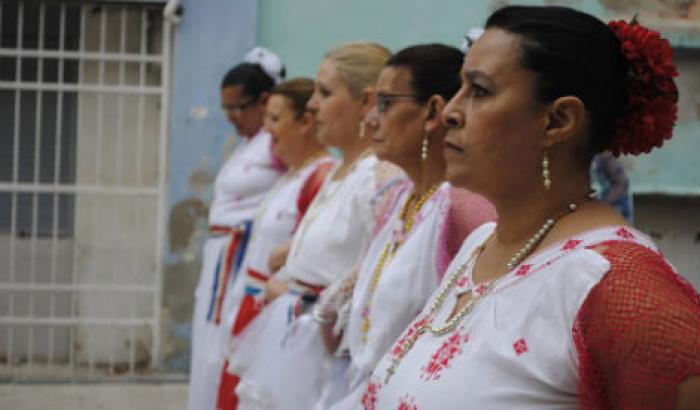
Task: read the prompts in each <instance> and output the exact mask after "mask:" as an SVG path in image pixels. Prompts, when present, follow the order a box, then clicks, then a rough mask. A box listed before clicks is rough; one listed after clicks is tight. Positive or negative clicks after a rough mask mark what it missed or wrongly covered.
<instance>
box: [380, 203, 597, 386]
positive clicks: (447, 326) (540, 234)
mask: <svg viewBox="0 0 700 410" xmlns="http://www.w3.org/2000/svg"><path fill="white" fill-rule="evenodd" d="M594 195H595V192H592V193H589V194H588V195H587V196H586V197H585V198H584V199H582V200H579V201H577V202H572V203H570V204H569V205H568V206H567V209H566V211H564V215H566V214H569V213H571V212H574V211H576V210H577V209H578V208H579V206H580V205H581V204H582V203H584V202H587V201H589V200H591V199H593V198H595V196H594ZM562 216H563V215H562ZM560 218H561V216H559V217H555V218H549V219H547V221H545V223H544V224H542V226H541V227H540V229H539V230H538V231H537V232H536V233H535V234H534V235H533V236H532V238H530V240H529V241H527V243H526V244H525V245H524V246H523V247H522V248H521V249H520V250H519V251H518V252H517V253H516V255H515V256H514V257H512V258H511V259H510V260H509V261H508V262H507V263H506V266H507V267H508V271H509V272H510V271H511V270H513V269H514V268H515V267H516V266H518V265H519V264H520V262H522V261H523V260H524V259H525V258H526V257H527V256H529V255H530V253H532V251H533V250H534V249H535V247H536V246H537V245H538V244H539V243H540V242H541V241H542V239H544V237H545V236H546V235H547V233H549V231H550V230H552V228H553V227H554V224H555V223H556V221H557V220H559V219H560ZM492 235H493V234H492ZM486 242H488V239H487V240H486V241H484V244H482V245H481V246H480V247H479V248H477V249H476V250H475V251H474V252H472V254H471V255H470V257H469V259H467V260H466V261H465V262H463V263H462V264H460V265H459V267H458V268H457V269H456V270H455V271H454V273H452V275H451V276H450V278H449V279H448V281H447V284H446V286H444V287H443V288H442V289H440V291H439V292H438V294H437V295H436V296H435V299H434V300H433V303H432V304H431V305H430V310H429V313H428V314H427V315H426V320H425V323H423V324H422V325H421V326H419V327H418V328H417V329H416V331H415V332H414V333H413V334H412V335H411V336H409V337H407V338H406V340H404V341H403V343H402V344H401V346H399V350H398V352H397V354H395V355H393V357H392V358H391V360H390V363H389V367H388V368H387V369H386V378H385V380H384V384H385V385H386V384H387V383H389V380H390V379H391V377H392V376H393V375H394V373H396V368H397V367H398V366H399V364H400V363H401V360H403V358H404V357H405V356H406V354H407V353H408V352H409V351H410V350H411V349H412V348H413V345H414V344H415V343H416V341H417V340H418V338H419V337H420V336H421V335H422V334H423V333H425V332H429V333H431V334H432V335H434V336H443V335H445V334H447V333H450V332H452V331H453V330H454V329H455V328H456V327H457V325H459V323H460V322H461V321H462V320H463V319H464V318H465V317H466V316H467V315H469V313H471V312H472V311H473V310H474V308H475V307H476V306H477V304H478V303H479V302H480V301H481V299H483V298H484V297H485V296H486V295H488V294H489V293H490V292H491V290H492V289H493V286H494V284H495V283H496V282H497V281H498V280H500V279H501V278H503V277H505V276H501V277H500V278H498V279H496V280H494V281H491V282H489V283H487V284H485V285H484V287H483V288H482V290H481V292H480V293H479V294H478V295H477V294H475V293H474V291H473V290H472V289H469V290H468V291H467V292H466V293H467V294H468V295H469V296H470V297H469V301H468V302H467V303H465V304H464V306H462V308H460V309H459V311H457V313H456V314H454V315H453V316H452V317H450V318H449V319H447V321H446V322H445V323H444V324H443V325H442V326H436V327H434V326H433V324H432V319H433V318H434V316H435V314H436V313H437V312H438V311H439V310H440V309H441V308H442V305H443V304H444V303H445V299H446V298H447V295H448V294H449V293H450V292H451V291H452V289H453V288H454V286H455V285H456V284H457V281H458V280H459V278H460V277H461V276H462V275H463V274H464V271H465V270H466V268H467V266H469V265H470V264H471V263H472V262H473V261H475V259H476V257H477V256H478V255H479V254H481V251H483V249H484V247H485V243H486Z"/></svg>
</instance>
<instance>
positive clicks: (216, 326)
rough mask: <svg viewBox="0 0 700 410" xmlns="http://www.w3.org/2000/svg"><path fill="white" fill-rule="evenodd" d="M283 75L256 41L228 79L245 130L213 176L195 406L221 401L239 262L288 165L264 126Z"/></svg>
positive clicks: (228, 101) (228, 99) (228, 94)
mask: <svg viewBox="0 0 700 410" xmlns="http://www.w3.org/2000/svg"><path fill="white" fill-rule="evenodd" d="M283 76H284V68H283V67H282V63H281V62H280V60H279V58H278V57H277V56H276V55H274V54H273V53H271V52H270V51H268V50H265V49H263V48H255V49H253V50H252V51H251V52H249V53H248V54H247V55H246V56H245V58H244V62H243V63H241V64H239V65H237V66H235V67H233V68H232V69H231V70H230V71H229V72H228V73H227V74H226V75H225V76H224V78H223V81H222V83H221V105H222V108H223V110H224V111H225V112H226V115H227V117H228V119H229V121H230V122H231V123H232V124H233V125H234V126H235V128H236V131H237V133H238V135H239V136H240V137H241V139H240V141H239V142H238V145H237V146H236V148H235V149H234V151H233V153H232V154H231V155H230V157H229V158H228V159H227V160H226V162H225V163H224V165H223V167H222V168H221V170H219V173H218V174H217V176H216V179H215V181H214V199H213V202H212V204H211V208H210V210H209V220H208V224H209V233H210V236H209V238H208V239H207V241H206V242H205V244H204V248H203V263H202V270H201V273H200V276H199V281H198V284H197V288H196V290H195V294H194V296H195V297H194V299H195V301H194V315H193V318H192V354H191V362H190V390H189V408H190V409H191V410H195V409H214V407H215V404H216V397H217V388H218V384H219V376H220V373H221V366H222V365H223V363H224V352H225V349H224V346H223V340H224V338H223V337H222V336H223V334H225V333H227V332H228V329H225V327H224V326H222V323H224V322H225V320H223V319H225V316H226V313H227V312H226V311H225V310H224V309H223V306H224V301H225V300H226V299H228V298H231V296H232V295H231V292H229V290H230V289H232V288H233V278H235V273H236V271H237V265H238V264H239V263H240V261H241V259H242V257H243V255H244V254H245V249H246V242H247V240H248V235H249V232H250V227H251V223H252V220H253V217H254V216H255V213H256V212H257V210H258V207H259V206H260V204H261V202H262V200H263V198H264V197H265V195H266V194H267V192H268V191H269V189H270V188H271V187H272V185H273V184H274V183H275V182H276V181H277V180H278V179H279V178H280V176H281V175H282V174H283V173H284V169H283V167H282V166H281V163H280V162H279V160H278V159H277V157H276V156H274V154H273V151H272V140H271V137H270V134H268V133H267V132H266V131H264V130H263V115H264V113H265V106H266V104H267V99H268V96H269V91H270V90H271V89H272V88H273V87H274V86H275V84H276V83H278V82H279V81H281V79H282V77H283Z"/></svg>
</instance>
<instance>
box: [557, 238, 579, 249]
mask: <svg viewBox="0 0 700 410" xmlns="http://www.w3.org/2000/svg"><path fill="white" fill-rule="evenodd" d="M581 242H582V241H580V240H578V239H569V240H568V241H566V243H565V244H564V246H563V247H562V248H561V250H563V251H570V250H573V249H576V248H577V247H578V246H579V245H580V244H581Z"/></svg>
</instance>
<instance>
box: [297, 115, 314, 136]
mask: <svg viewBox="0 0 700 410" xmlns="http://www.w3.org/2000/svg"><path fill="white" fill-rule="evenodd" d="M299 123H300V124H301V131H302V132H303V133H304V134H307V133H310V132H311V131H313V130H314V128H316V117H315V116H314V115H313V114H312V113H310V112H309V111H304V113H303V114H302V115H301V117H300V118H299Z"/></svg>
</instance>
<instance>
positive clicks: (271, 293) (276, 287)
mask: <svg viewBox="0 0 700 410" xmlns="http://www.w3.org/2000/svg"><path fill="white" fill-rule="evenodd" d="M288 290H289V286H287V282H285V281H283V280H280V279H277V278H276V277H274V276H273V277H271V278H270V279H269V280H268V281H267V283H266V284H265V301H267V302H268V303H269V302H272V301H273V300H275V299H277V298H278V297H280V296H282V295H284V294H285V293H287V291H288Z"/></svg>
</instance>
